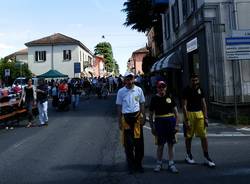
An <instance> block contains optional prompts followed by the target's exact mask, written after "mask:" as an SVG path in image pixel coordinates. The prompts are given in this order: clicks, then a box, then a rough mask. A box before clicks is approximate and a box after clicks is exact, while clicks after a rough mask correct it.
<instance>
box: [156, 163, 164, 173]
mask: <svg viewBox="0 0 250 184" xmlns="http://www.w3.org/2000/svg"><path fill="white" fill-rule="evenodd" d="M161 170H162V164H157V165H156V166H155V168H154V172H160V171H161Z"/></svg>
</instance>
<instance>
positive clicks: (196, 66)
mask: <svg viewBox="0 0 250 184" xmlns="http://www.w3.org/2000/svg"><path fill="white" fill-rule="evenodd" d="M188 67H189V74H192V73H196V74H198V75H199V74H200V59H199V52H198V50H195V51H193V52H190V53H188Z"/></svg>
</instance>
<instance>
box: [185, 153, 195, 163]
mask: <svg viewBox="0 0 250 184" xmlns="http://www.w3.org/2000/svg"><path fill="white" fill-rule="evenodd" d="M185 161H186V162H187V163H188V164H195V161H194V159H193V158H192V157H190V156H189V155H187V156H186V158H185Z"/></svg>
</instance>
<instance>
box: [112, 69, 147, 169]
mask: <svg viewBox="0 0 250 184" xmlns="http://www.w3.org/2000/svg"><path fill="white" fill-rule="evenodd" d="M124 77H125V79H124V81H125V86H124V87H123V88H121V89H120V90H119V91H118V93H117V98H116V104H117V109H118V118H119V128H120V130H121V132H122V139H123V145H124V148H125V154H126V159H127V164H128V169H129V174H132V173H133V172H134V171H138V172H143V167H142V159H143V156H144V142H143V131H142V126H143V125H144V124H145V119H146V116H145V110H144V103H145V97H144V94H143V91H142V89H141V88H140V87H138V86H136V85H134V81H135V79H134V74H133V73H131V72H126V73H125V75H124Z"/></svg>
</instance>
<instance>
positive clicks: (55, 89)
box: [51, 82, 58, 107]
mask: <svg viewBox="0 0 250 184" xmlns="http://www.w3.org/2000/svg"><path fill="white" fill-rule="evenodd" d="M51 96H52V106H53V107H57V104H58V84H57V83H56V82H53V83H52V87H51Z"/></svg>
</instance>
